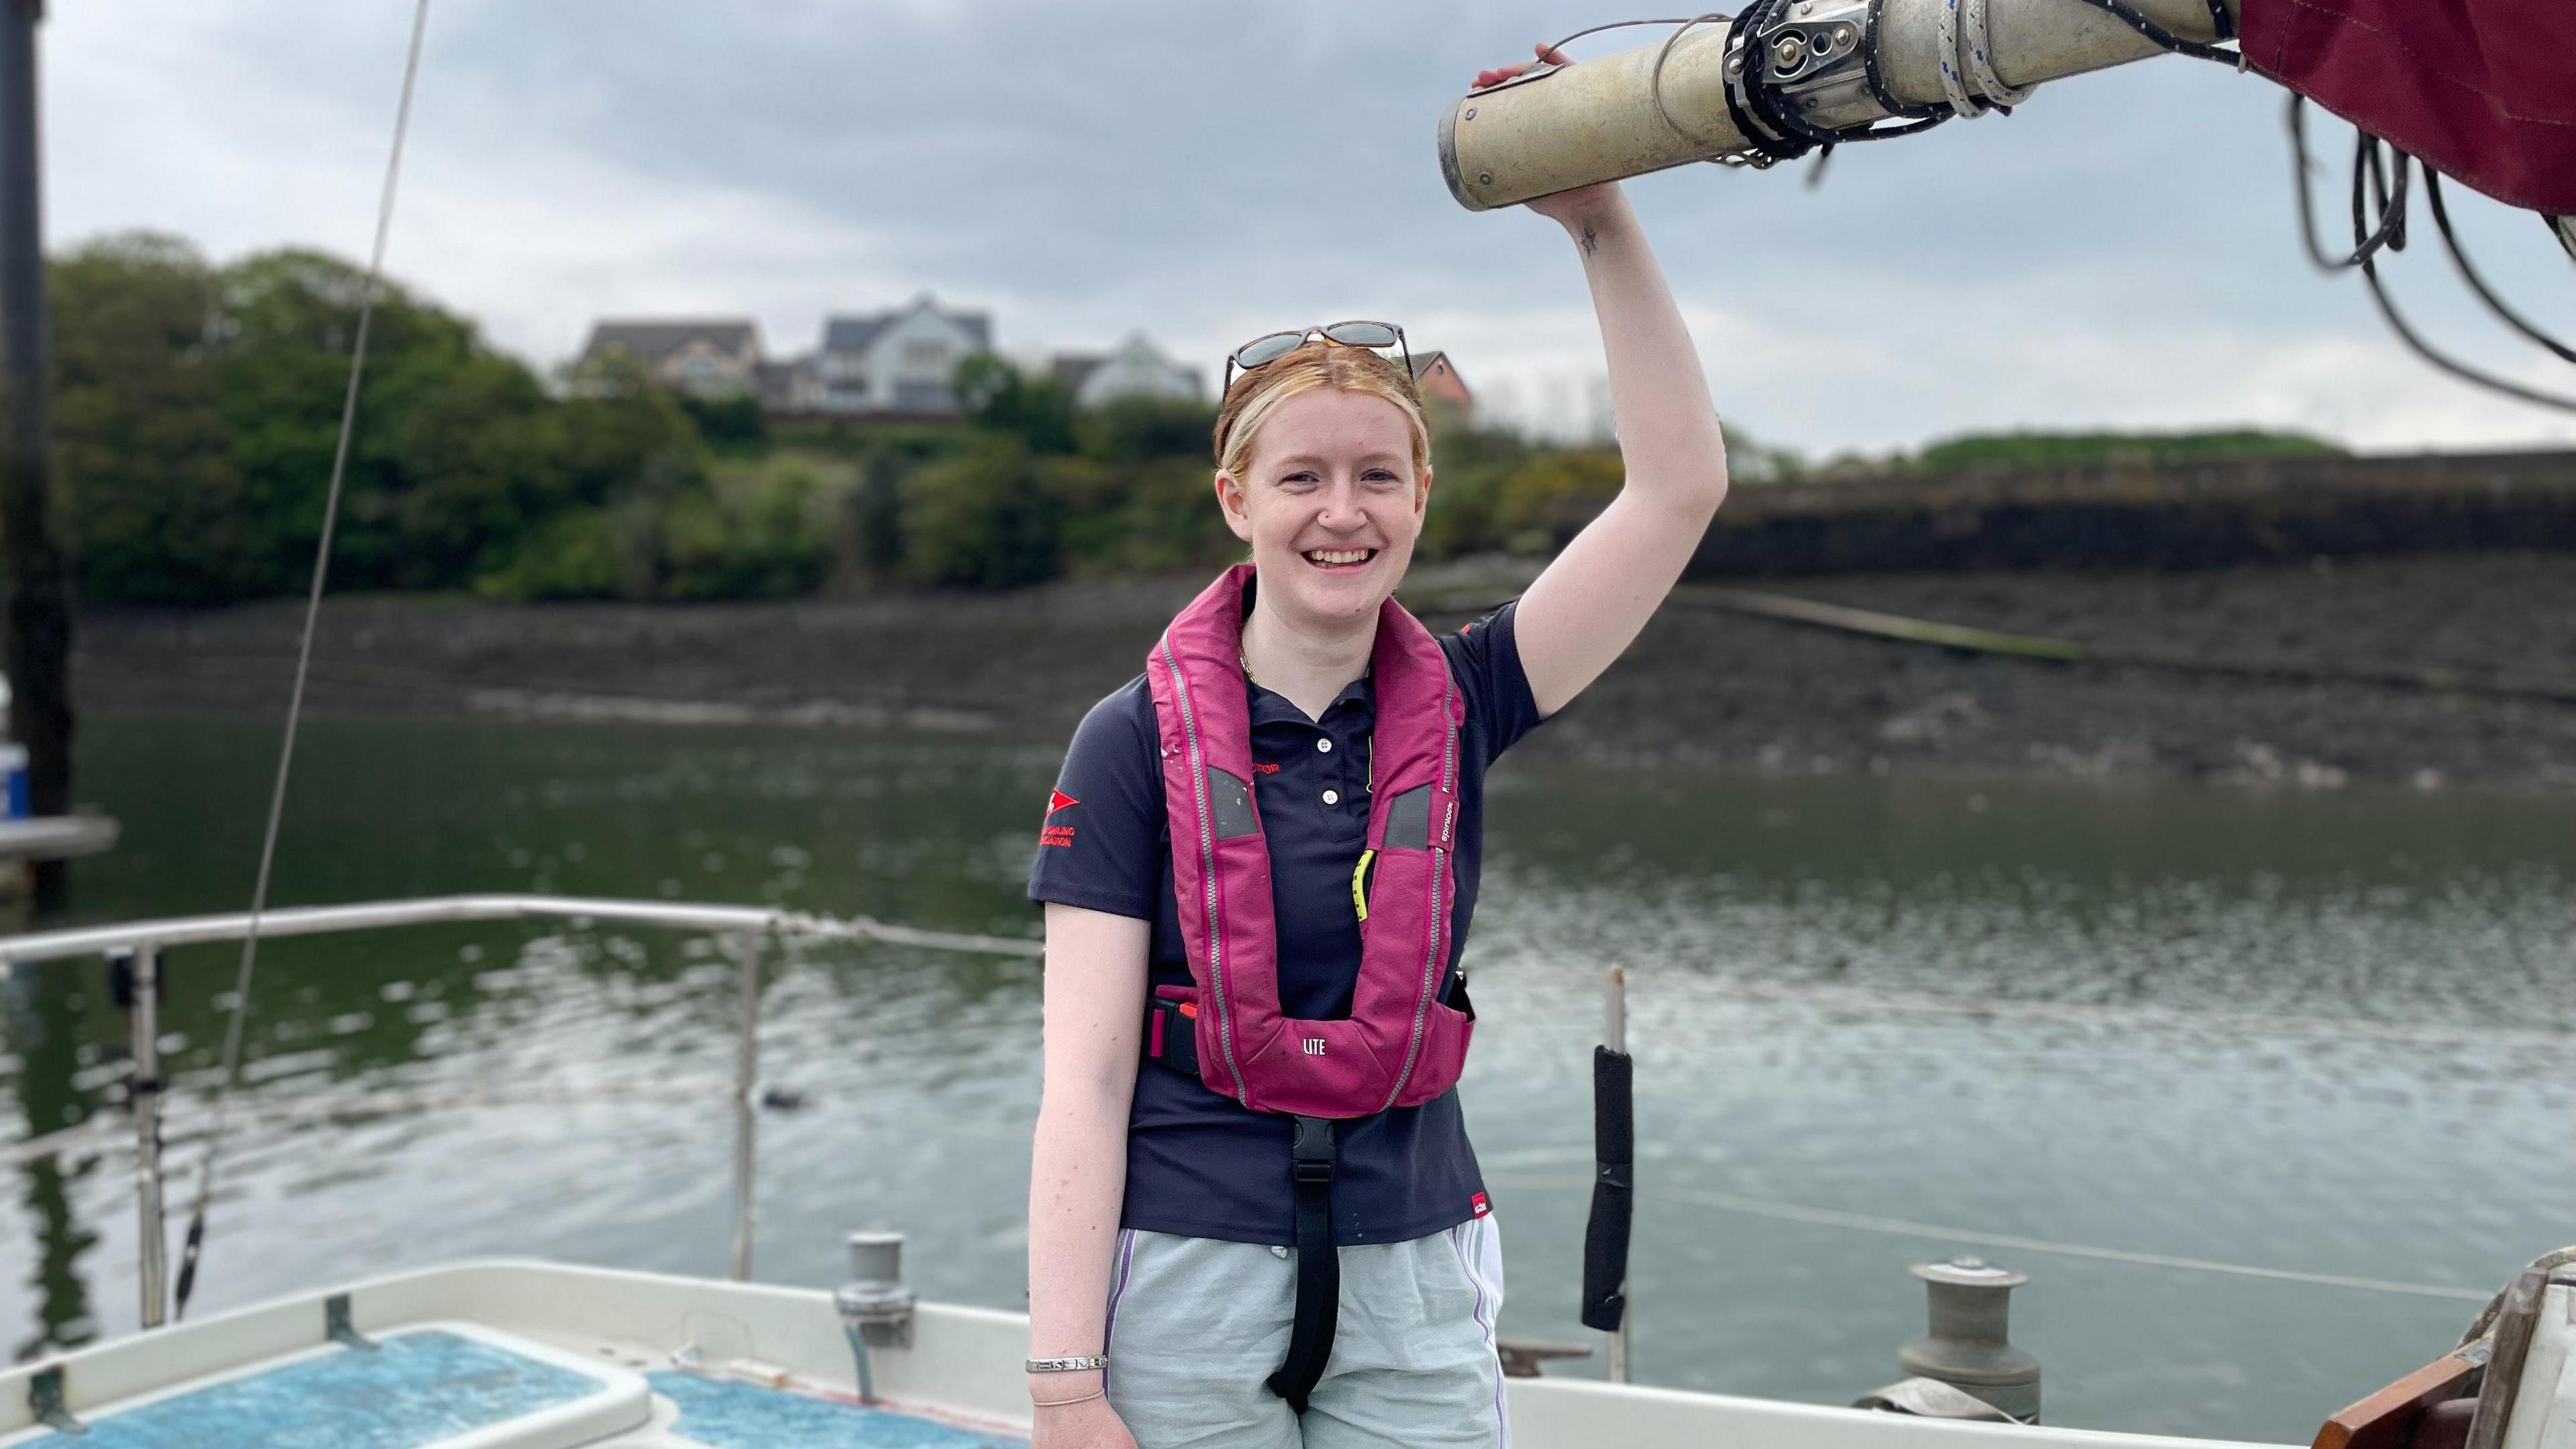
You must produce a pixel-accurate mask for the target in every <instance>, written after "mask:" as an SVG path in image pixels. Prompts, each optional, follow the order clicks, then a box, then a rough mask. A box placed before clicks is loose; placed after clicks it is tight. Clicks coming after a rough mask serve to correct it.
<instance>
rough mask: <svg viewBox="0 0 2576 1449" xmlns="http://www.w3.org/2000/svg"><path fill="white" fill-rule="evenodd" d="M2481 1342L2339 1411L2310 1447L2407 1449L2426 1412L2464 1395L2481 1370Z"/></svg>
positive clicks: (2483, 1345)
mask: <svg viewBox="0 0 2576 1449" xmlns="http://www.w3.org/2000/svg"><path fill="white" fill-rule="evenodd" d="M2486 1356H2487V1344H2486V1341H2485V1340H2483V1339H2481V1340H2480V1341H2478V1342H2477V1343H2473V1344H2470V1345H2469V1346H2468V1347H2466V1348H2462V1349H2459V1350H2457V1351H2456V1352H2452V1353H2446V1354H2444V1355H2442V1356H2441V1357H2440V1358H2437V1359H2435V1360H2433V1361H2432V1362H2431V1363H2428V1364H2426V1365H2424V1366H2423V1367H2422V1368H2419V1369H2417V1370H2416V1371H2415V1372H2413V1373H2411V1374H2408V1375H2407V1376H2406V1377H2404V1378H2402V1379H2399V1380H2398V1381H2397V1382H2395V1383H2393V1384H2390V1385H2389V1386H2388V1387H2386V1388H2384V1389H2381V1390H2380V1391H2379V1392H2378V1393H2375V1394H2372V1395H2371V1396H2370V1397H2368V1398H2366V1399H2363V1400H2362V1401H2361V1402H2359V1403H2357V1404H2353V1405H2351V1406H2350V1407H2348V1408H2345V1409H2342V1410H2340V1411H2338V1412H2337V1413H2336V1414H2335V1415H2334V1416H2333V1417H2332V1418H2330V1419H2328V1420H2326V1422H2325V1424H2324V1426H2323V1427H2321V1428H2319V1429H2318V1430H2317V1437H2316V1440H2315V1443H2314V1445H2313V1449H2405V1445H2406V1442H2407V1440H2408V1439H2409V1438H2410V1437H2412V1436H2413V1434H2414V1431H2415V1420H2416V1419H2417V1418H2418V1417H2419V1416H2420V1415H2422V1413H2423V1412H2424V1410H2425V1409H2426V1408H2428V1407H2430V1406H2432V1405H2434V1404H2438V1403H2440V1402H2442V1401H2443V1400H2445V1399H2455V1398H2458V1397H2460V1396H2461V1395H2462V1394H2463V1393H2466V1392H2467V1391H2468V1390H2469V1389H2470V1387H2471V1386H2472V1381H2473V1380H2474V1379H2475V1378H2476V1377H2477V1375H2478V1371H2479V1370H2480V1369H2482V1368H2484V1367H2485V1365H2486Z"/></svg>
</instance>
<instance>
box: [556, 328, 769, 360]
mask: <svg viewBox="0 0 2576 1449" xmlns="http://www.w3.org/2000/svg"><path fill="white" fill-rule="evenodd" d="M697 338H704V339H706V341H707V342H708V343H709V344H711V345H712V346H714V347H715V348H717V349H718V350H720V351H724V352H740V351H742V350H743V349H744V348H746V347H748V348H750V349H751V350H752V351H753V352H754V353H755V354H757V353H758V352H759V350H760V333H759V331H758V330H757V329H756V328H754V327H753V325H752V324H751V323H750V322H749V321H747V320H744V319H742V318H734V317H710V318H701V319H697V320H686V319H683V320H678V321H657V322H597V323H593V324H592V325H591V329H590V341H589V343H588V344H587V345H585V346H584V347H583V348H582V349H581V355H582V356H584V357H596V356H598V355H599V354H600V353H601V352H604V351H606V350H608V349H610V348H618V349H621V350H623V351H626V352H631V353H633V354H635V356H636V357H638V358H640V359H642V360H643V361H645V362H648V363H649V362H659V361H661V360H662V359H663V358H665V357H668V356H670V355H671V354H672V353H674V352H677V351H679V350H680V349H681V348H683V347H685V346H687V345H688V344H689V343H690V342H691V341H692V340H694V339H697Z"/></svg>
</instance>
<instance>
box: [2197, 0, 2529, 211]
mask: <svg viewBox="0 0 2576 1449" xmlns="http://www.w3.org/2000/svg"><path fill="white" fill-rule="evenodd" d="M2241 29H2242V32H2243V41H2242V44H2243V46H2244V49H2245V56H2246V59H2247V60H2249V61H2250V62H2252V63H2253V65H2254V67H2255V68H2256V69H2258V70H2260V71H2262V72H2263V73H2264V74H2265V75H2268V76H2270V77H2272V78H2273V79H2274V80H2277V81H2279V82H2280V83H2281V84H2283V85H2285V86H2288V87H2289V88H2290V89H2292V90H2294V91H2297V92H2298V93H2299V94H2301V95H2303V96H2306V97H2307V98H2308V99H2309V100H2312V101H2314V102H2316V103H2317V104H2318V105H2321V106H2323V107H2325V108H2326V109H2327V110H2329V111H2332V112H2334V113H2335V114H2336V115H2338V116H2341V117H2343V118H2344V119H2345V120H2347V121H2350V122H2352V123H2353V124H2355V125H2357V126H2359V127H2361V128H2362V129H2363V130H2365V131H2368V132H2369V133H2371V134H2372V135H2374V136H2378V137H2381V138H2382V139H2384V140H2387V141H2390V142H2393V143H2395V145H2396V146H2397V147H2398V149H2400V150H2402V151H2404V152H2406V153H2407V154H2408V155H2411V156H2416V157H2420V158H2422V159H2423V160H2424V161H2425V162H2426V163H2428V164H2430V165H2431V166H2433V167H2434V168H2435V169H2437V170H2439V171H2440V172H2441V173H2442V174H2443V175H2445V176H2453V177H2457V178H2458V179H2460V180H2461V181H2464V182H2466V183H2468V184H2469V185H2471V186H2474V187H2476V188H2477V189H2478V190H2480V191H2483V192H2485V193H2486V194H2487V195H2489V196H2492V197H2494V198H2496V199H2497V200H2498V201H2503V202H2507V203H2510V204H2512V205H2514V206H2525V207H2529V208H2531V209H2532V210H2534V211H2542V212H2548V213H2550V214H2552V215H2557V216H2566V215H2571V214H2576V0H2244V14H2243V19H2242V22H2241Z"/></svg>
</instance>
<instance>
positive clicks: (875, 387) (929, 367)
mask: <svg viewBox="0 0 2576 1449" xmlns="http://www.w3.org/2000/svg"><path fill="white" fill-rule="evenodd" d="M992 346H993V322H992V318H991V316H990V315H988V314H986V313H983V312H951V311H949V310H947V309H946V308H943V307H941V306H940V305H939V303H938V302H937V301H936V300H935V299H933V298H932V297H931V295H930V294H929V293H927V292H924V293H923V294H921V295H920V296H918V297H915V298H913V299H912V301H911V303H910V304H909V305H907V306H904V307H901V308H898V309H896V310H894V311H891V312H877V313H873V314H870V315H866V316H855V317H827V318H825V319H824V321H823V350H822V351H821V352H820V353H819V354H817V355H816V357H815V359H814V375H813V383H812V391H811V398H812V402H813V406H814V407H815V408H816V409H817V410H819V411H823V412H833V413H930V414H953V413H955V412H957V411H958V405H957V393H956V390H955V389H954V388H953V387H952V386H951V385H950V383H951V380H952V379H953V378H954V377H955V376H956V372H957V364H958V363H959V362H961V361H963V360H964V359H965V358H966V356H967V355H968V354H969V353H975V352H986V351H990V350H991V349H992Z"/></svg>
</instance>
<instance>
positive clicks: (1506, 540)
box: [1493, 448, 1628, 553]
mask: <svg viewBox="0 0 2576 1449" xmlns="http://www.w3.org/2000/svg"><path fill="white" fill-rule="evenodd" d="M1627 476H1628V470H1627V465H1626V464H1625V463H1623V462H1622V461H1621V460H1620V457H1619V450H1618V449H1616V448H1564V449H1559V450H1556V451H1553V452H1546V453H1538V454H1535V455H1533V456H1532V457H1531V458H1530V459H1529V460H1528V461H1526V462H1524V463H1522V464H1521V466H1520V467H1518V468H1515V469H1513V470H1512V472H1511V474H1510V476H1508V477H1506V478H1504V479H1503V482H1502V488H1501V492H1500V494H1499V496H1498V497H1497V498H1496V499H1495V500H1494V514H1493V530H1494V534H1495V536H1496V537H1497V538H1498V539H1499V540H1500V541H1501V542H1502V544H1503V545H1504V546H1505V547H1506V548H1509V549H1511V550H1512V551H1513V552H1515V553H1549V552H1553V551H1554V550H1556V549H1557V548H1559V547H1561V546H1562V545H1563V544H1564V543H1565V541H1566V540H1567V539H1570V538H1572V537H1574V535H1575V533H1576V532H1577V531H1578V530H1580V529H1581V528H1582V527H1583V525H1585V524H1587V523H1590V522H1591V521H1592V519H1593V517H1594V515H1596V514H1598V513H1599V512H1600V511H1601V510H1602V509H1603V508H1606V507H1608V506H1609V503H1610V500H1611V499H1613V498H1615V497H1617V496H1619V485H1620V484H1621V483H1622V482H1624V481H1625V480H1626V478H1627Z"/></svg>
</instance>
